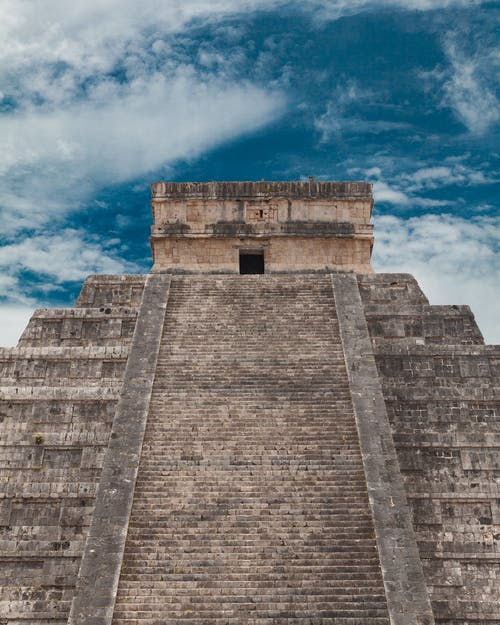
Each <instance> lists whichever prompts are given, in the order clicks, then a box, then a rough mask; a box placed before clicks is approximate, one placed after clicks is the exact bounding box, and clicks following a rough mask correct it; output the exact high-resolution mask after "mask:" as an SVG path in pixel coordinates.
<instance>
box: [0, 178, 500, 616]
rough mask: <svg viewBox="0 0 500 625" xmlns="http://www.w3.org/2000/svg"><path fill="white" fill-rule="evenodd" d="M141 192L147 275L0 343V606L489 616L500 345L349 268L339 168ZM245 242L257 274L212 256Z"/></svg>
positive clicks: (407, 281)
mask: <svg viewBox="0 0 500 625" xmlns="http://www.w3.org/2000/svg"><path fill="white" fill-rule="evenodd" d="M153 191H154V196H153V206H154V210H155V225H154V226H153V237H152V246H153V251H154V254H155V267H154V271H153V273H151V274H150V275H149V276H91V277H89V278H88V279H87V281H86V282H85V284H84V286H83V289H82V292H81V294H80V296H79V298H78V300H77V303H76V306H75V308H73V309H67V310H66V309H58V310H45V309H44V310H38V311H36V312H35V314H34V315H33V317H32V319H31V321H30V323H29V324H28V326H27V328H26V330H25V332H24V334H23V336H22V337H21V339H20V341H19V344H18V346H17V347H16V348H13V349H1V350H0V421H1V427H2V436H1V439H0V480H1V482H2V489H1V490H0V536H1V539H0V544H1V546H2V550H1V553H0V577H1V584H0V587H1V589H0V624H1V625H47V624H48V623H50V624H52V625H63V624H66V623H69V624H71V625H111V624H113V625H122V624H125V623H127V624H131V623H134V625H139V624H141V625H152V624H153V623H158V622H161V623H162V625H169V624H170V623H171V624H172V625H174V623H175V624H178V623H179V624H181V625H202V624H203V625H204V624H205V623H214V624H219V623H224V624H226V623H227V624H229V625H250V624H253V625H271V624H272V625H285V624H286V625H295V624H296V625H304V624H305V623H307V624H308V625H310V624H311V623H320V624H321V625H361V624H363V625H389V623H391V624H392V625H410V624H411V625H425V624H432V623H434V622H435V623H438V624H439V625H500V608H499V606H500V495H499V479H500V465H499V457H500V453H499V452H500V449H499V447H500V348H499V347H498V346H486V345H484V341H483V338H482V336H481V333H480V331H479V329H478V327H477V325H476V323H475V321H474V316H473V314H472V313H471V311H470V309H469V308H468V307H467V306H431V305H429V303H428V301H427V299H426V298H425V296H424V295H423V293H422V292H421V290H420V288H419V286H418V284H417V283H416V281H415V280H414V279H413V278H412V277H411V276H409V275H407V274H373V273H372V272H371V269H370V266H369V253H370V245H371V243H370V237H371V234H370V229H369V228H367V226H368V225H369V224H368V219H369V214H370V210H371V196H370V194H369V191H370V189H369V187H368V186H363V185H361V184H360V183H352V184H346V183H315V182H314V181H310V182H306V183H272V184H269V183H224V184H218V183H207V184H195V185H174V184H167V183H157V184H156V185H154V187H153ZM259 194H260V195H259ZM287 194H288V199H287ZM356 194H357V196H356ZM363 194H366V197H360V196H362V195H363ZM313 196H314V197H313ZM245 198H246V199H245ZM334 198H336V199H334ZM167 200H168V201H167ZM284 200H286V204H285V203H284ZM169 202H170V203H169ZM191 202H193V203H192V204H190V203H191ZM322 202H324V204H321V203H322ZM343 202H344V203H343ZM334 204H336V206H333V205H334ZM189 206H190V207H191V208H190V210H191V209H192V212H191V213H189V215H188V212H187V209H188V207H189ZM201 207H205V208H206V210H205V208H203V210H201ZM252 207H253V208H252ZM288 209H290V211H291V212H290V216H291V217H292V218H291V219H290V220H289V221H288V222H287V221H286V216H287V215H288V213H283V211H287V210H288ZM252 210H253V211H256V212H254V213H253V215H254V218H255V217H258V218H259V219H260V211H261V210H262V211H263V215H264V212H265V211H266V210H267V211H268V213H267V214H268V215H270V217H269V220H268V221H265V222H264V224H263V223H262V222H260V221H256V222H252V221H251V219H252V217H251V215H252V213H251V211H252ZM182 211H186V212H185V213H182ZM196 211H198V213H197V214H198V217H197V218H196V219H194V218H193V215H195V212H196ZM204 211H205V212H204ZM211 211H212V212H211ZM221 211H222V212H221ZM238 211H240V213H238ZM241 211H243V214H244V215H245V219H244V220H241V219H240V220H239V217H238V215H240V217H241V214H242V213H241ZM273 211H275V212H274V213H273ZM280 211H281V212H280ZM335 211H340V212H335ZM342 211H344V212H342ZM283 215H285V217H284V218H283ZM332 215H335V218H332ZM188 217H189V218H188ZM266 219H267V217H266ZM169 220H170V221H169ZM238 220H239V221H238ZM322 220H323V223H324V224H326V225H325V226H324V229H323V230H322V226H321V225H320V222H322ZM176 222H178V224H181V225H182V224H183V226H182V227H183V228H184V229H185V230H186V233H185V234H183V235H182V236H180V235H179V232H177V233H175V236H174V235H173V234H174V233H173V230H172V231H169V228H170V226H168V224H169V223H171V224H175V223H176ZM247 222H248V223H247ZM223 223H227V224H229V225H228V226H227V228H228V230H227V231H226V234H227V236H226V234H224V235H222V236H219V234H220V231H221V230H222V229H223V228H222V225H221V224H223ZM252 223H253V225H252V227H251V228H248V230H247V232H246V233H245V232H244V231H245V229H246V228H247V226H248V225H249V224H252ZM287 223H288V224H291V223H293V224H294V228H295V227H296V228H297V229H302V230H301V234H300V235H297V236H296V234H295V233H294V234H293V235H291V234H290V229H291V227H290V226H289V225H288V226H287V225H286V224H287ZM166 224H167V225H166ZM196 224H198V225H196ZM187 226H189V230H187V229H186V227H187ZM176 227H177V226H176ZM287 228H288V231H286V230H287ZM179 229H181V228H180V226H179ZM307 229H309V231H308V232H307V236H306V234H304V233H305V232H306V230H307ZM349 229H350V233H351V236H339V233H340V232H341V231H342V232H343V233H344V235H345V234H346V233H348V232H349ZM363 229H364V230H363ZM236 232H237V234H235V233H236ZM334 232H335V234H334ZM361 232H364V234H366V236H367V238H366V239H364V238H363V236H364V235H362V234H361ZM228 233H229V234H228ZM171 235H172V236H171ZM198 235H200V236H198ZM266 240H267V241H268V242H269V247H267V248H265V250H267V251H265V252H264V255H265V262H264V271H265V273H267V274H269V275H253V276H239V275H230V274H237V273H238V271H239V265H238V260H239V258H238V257H239V254H240V250H241V249H243V250H245V249H250V250H252V249H256V248H253V247H252V246H254V245H261V246H263V245H264V243H263V241H266ZM323 243H324V246H325V247H324V248H323ZM365 243H366V244H368V248H366V249H365V248H364V247H363V246H364V245H365ZM198 244H199V245H200V247H197V246H198ZM228 244H229V247H228ZM166 245H167V246H168V245H178V246H180V247H178V248H177V249H178V250H180V249H181V248H182V246H185V247H184V248H182V249H184V250H188V249H190V246H192V247H191V249H192V250H193V254H192V255H189V254H188V253H187V252H186V251H185V252H183V254H185V256H183V257H182V259H181V256H182V255H178V256H177V258H178V259H179V262H177V263H172V264H170V261H168V262H167V261H166V260H165V257H161V254H160V250H161V249H164V248H162V246H166ZM218 245H220V248H219V247H217V246H218ZM234 245H236V247H233V246H234ZM239 245H242V246H243V247H241V248H240V247H238V246H239ZM343 245H345V248H342V246H343ZM358 245H359V246H360V247H359V248H358V247H357V246H358ZM210 246H214V248H213V249H220V254H221V256H220V258H222V259H224V258H227V259H228V260H227V265H226V264H224V263H226V260H220V259H218V258H215V257H214V258H212V257H210V256H207V255H206V254H205V252H204V250H207V249H208V248H209V247H210ZM245 246H246V247H245ZM280 246H283V248H280ZM280 249H286V250H287V252H286V253H285V252H283V255H282V256H281V259H282V260H281V261H279V262H278V261H276V264H274V265H273V262H272V258H273V254H275V255H277V256H275V258H277V257H278V256H279V255H280V254H281V252H279V250H280ZM340 249H344V250H345V258H346V259H347V258H350V259H351V260H352V259H353V258H355V259H356V260H354V261H352V263H351V264H350V262H351V261H348V262H347V261H346V262H345V263H344V262H343V261H342V262H339V263H338V264H335V263H334V266H333V267H330V266H329V262H330V261H326V262H325V258H328V254H329V253H330V252H331V253H332V254H333V256H334V255H337V258H339V257H341V256H342V254H343V252H342V253H341V252H340V251H339V250H340ZM228 250H232V252H231V253H230V254H229V255H228V256H225V254H226V252H227V251H228ZM301 250H302V252H301ZM356 250H357V251H356ZM363 250H364V251H363ZM358 252H359V255H358V256H357V254H358ZM301 253H302V256H301ZM159 254H160V255H159ZM231 254H233V256H232V257H231ZM339 255H340V256H339ZM333 256H332V258H333ZM162 258H163V260H162ZM172 258H173V256H172ZM211 258H212V260H211ZM231 258H232V260H231ZM163 263H165V264H163ZM356 266H359V267H363V268H364V269H363V270H362V271H358V272H356V273H354V274H353V273H352V270H353V269H355V267H356ZM301 267H302V268H303V270H301V269H300V268H301ZM325 267H326V269H325ZM223 269H224V271H225V274H226V275H223ZM333 269H336V271H335V272H333V273H332V270H333ZM211 272H213V273H216V274H217V275H207V274H208V273H211ZM292 273H293V274H294V275H285V274H292ZM179 274H182V275H179ZM189 274H190V275H189Z"/></svg>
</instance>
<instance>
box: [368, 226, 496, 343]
mask: <svg viewBox="0 0 500 625" xmlns="http://www.w3.org/2000/svg"><path fill="white" fill-rule="evenodd" d="M373 263H374V267H375V269H376V271H379V272H381V271H386V272H409V273H411V274H413V275H414V276H415V278H416V279H417V280H418V281H419V283H420V286H421V287H422V289H423V290H424V292H425V294H426V295H427V296H428V297H429V300H430V302H431V303H432V304H469V305H470V306H471V307H472V310H473V312H474V314H475V315H476V319H477V322H478V325H479V327H480V329H481V331H482V332H483V334H484V336H485V339H486V341H487V342H490V343H499V344H500V326H499V324H498V320H499V319H500V292H499V288H498V285H499V284H500V217H498V216H497V217H484V216H478V217H474V218H473V219H471V220H465V219H462V218H460V217H455V216H453V215H422V216H420V217H412V218H410V219H401V218H399V217H395V216H379V217H377V219H376V231H375V247H374V256H373Z"/></svg>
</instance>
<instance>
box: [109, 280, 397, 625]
mask: <svg viewBox="0 0 500 625" xmlns="http://www.w3.org/2000/svg"><path fill="white" fill-rule="evenodd" d="M132 623H133V624H134V625H138V624H144V625H152V624H153V623H155V624H160V623H161V624H162V625H174V624H179V623H182V624H183V625H201V624H217V625H218V624H228V625H236V624H238V625H250V624H253V625H257V624H262V625H264V624H266V625H268V624H271V623H272V624H276V625H285V624H295V623H296V624H297V625H298V624H300V625H305V624H306V623H307V624H308V625H309V624H311V625H312V624H319V625H327V624H331V625H388V624H389V617H388V614H387V606H386V599H385V594H384V588H383V583H382V577H381V571H380V564H379V558H378V552H377V548H376V544H375V539H374V528H373V522H372V518H371V513H370V508H369V504H368V497H367V492H366V483H365V477H364V472H363V466H362V461H361V455H360V449H359V441H358V435H357V430H356V425H355V419H354V415H353V408H352V404H351V397H350V392H349V385H348V379H347V373H346V368H345V363H344V356H343V351H342V345H341V341H340V335H339V327H338V321H337V318H336V313H335V304H334V299H333V292H332V284H331V281H330V279H329V277H327V276H307V275H302V276H272V275H259V276H251V275H250V276H189V278H183V277H174V278H173V279H172V283H171V287H170V295H169V301H168V307H167V313H166V320H165V327H164V332H163V337H162V343H161V347H160V354H159V361H158V367H157V371H156V378H155V383H154V387H153V395H152V400H151V406H150V413H149V418H148V424H147V429H146V435H145V439H144V445H143V451H142V457H141V464H140V469H139V475H138V480H137V485H136V491H135V499H134V505H133V510H132V516H131V519H130V526H129V532H128V539H127V544H126V549H125V558H124V564H123V567H122V573H121V578H120V584H119V589H118V595H117V600H116V605H115V612H114V618H113V624H114V625H126V624H129V625H131V624H132Z"/></svg>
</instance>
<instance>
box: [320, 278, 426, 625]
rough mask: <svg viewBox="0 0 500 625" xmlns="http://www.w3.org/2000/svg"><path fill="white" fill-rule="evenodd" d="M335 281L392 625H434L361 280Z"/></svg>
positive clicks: (346, 358) (342, 333)
mask: <svg viewBox="0 0 500 625" xmlns="http://www.w3.org/2000/svg"><path fill="white" fill-rule="evenodd" d="M331 279H332V286H333V294H334V299H335V304H336V308H337V317H338V321H339V326H340V336H341V339H342V345H343V349H344V357H345V362H346V366H347V373H348V377H349V386H350V390H351V396H352V401H353V407H354V414H355V417H356V425H357V428H358V433H359V441H360V447H361V455H362V459H363V466H364V470H365V476H366V483H367V488H368V497H369V500H370V508H371V511H372V515H373V522H374V526H375V536H376V540H377V547H378V551H379V558H380V565H381V569H382V576H383V581H384V587H385V592H386V597H387V607H388V610H389V616H390V619H391V625H433V624H434V616H433V614H432V608H431V604H430V601H429V596H428V593H427V588H426V585H425V581H424V575H423V570H422V564H421V562H420V557H419V553H418V548H417V543H416V539H415V534H414V531H413V526H412V521H411V516H410V511H409V508H408V503H407V500H406V494H405V490H404V487H403V479H402V476H401V472H400V469H399V463H398V459H397V456H396V450H395V448H394V442H393V440H392V434H391V429H390V424H389V419H388V416H387V411H386V407H385V402H384V397H383V394H382V387H381V384H380V380H379V377H378V372H377V366H376V363H375V357H374V354H373V349H372V345H371V341H370V336H369V333H368V326H367V323H366V319H365V316H364V312H363V305H362V302H361V296H360V294H359V289H358V284H357V280H356V277H355V276H353V275H349V274H337V275H332V276H331Z"/></svg>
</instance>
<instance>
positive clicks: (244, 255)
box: [240, 251, 264, 274]
mask: <svg viewBox="0 0 500 625" xmlns="http://www.w3.org/2000/svg"><path fill="white" fill-rule="evenodd" d="M240 273H241V274H244V273H264V252H263V251H262V252H257V251H256V252H240Z"/></svg>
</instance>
